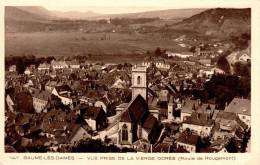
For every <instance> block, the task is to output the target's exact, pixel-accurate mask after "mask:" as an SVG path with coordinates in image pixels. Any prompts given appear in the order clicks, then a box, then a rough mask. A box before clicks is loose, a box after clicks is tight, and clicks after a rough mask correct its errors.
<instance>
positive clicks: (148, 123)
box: [142, 114, 157, 130]
mask: <svg viewBox="0 0 260 165" xmlns="http://www.w3.org/2000/svg"><path fill="white" fill-rule="evenodd" d="M156 122H157V119H156V118H155V117H154V116H153V115H152V114H149V115H148V116H147V118H146V119H145V121H144V123H143V125H142V127H143V128H145V129H147V130H151V129H152V128H153V127H154V125H155V123H156Z"/></svg>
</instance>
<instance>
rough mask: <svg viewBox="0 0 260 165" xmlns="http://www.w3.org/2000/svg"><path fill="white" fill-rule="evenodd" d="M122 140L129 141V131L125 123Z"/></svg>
mask: <svg viewBox="0 0 260 165" xmlns="http://www.w3.org/2000/svg"><path fill="white" fill-rule="evenodd" d="M122 141H128V131H127V125H126V124H124V125H123V127H122Z"/></svg>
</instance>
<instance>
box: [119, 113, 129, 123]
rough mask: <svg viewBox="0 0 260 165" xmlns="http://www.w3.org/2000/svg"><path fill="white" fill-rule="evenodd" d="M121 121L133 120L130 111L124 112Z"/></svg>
mask: <svg viewBox="0 0 260 165" xmlns="http://www.w3.org/2000/svg"><path fill="white" fill-rule="evenodd" d="M120 121H121V122H129V123H130V122H131V121H132V120H131V117H130V114H129V112H128V111H125V112H123V114H122V116H121V119H120Z"/></svg>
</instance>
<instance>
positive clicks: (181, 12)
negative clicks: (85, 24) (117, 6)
mask: <svg viewBox="0 0 260 165" xmlns="http://www.w3.org/2000/svg"><path fill="white" fill-rule="evenodd" d="M204 10H205V9H167V10H155V11H146V12H138V13H122V14H108V15H101V16H99V17H97V18H133V19H135V18H161V19H176V18H188V17H191V16H193V15H194V14H198V13H200V12H202V11H204Z"/></svg>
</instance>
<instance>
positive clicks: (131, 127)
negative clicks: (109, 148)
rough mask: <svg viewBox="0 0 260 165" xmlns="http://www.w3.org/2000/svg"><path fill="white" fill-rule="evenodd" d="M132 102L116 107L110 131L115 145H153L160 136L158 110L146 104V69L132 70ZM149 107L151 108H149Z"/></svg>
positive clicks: (141, 67) (137, 67)
mask: <svg viewBox="0 0 260 165" xmlns="http://www.w3.org/2000/svg"><path fill="white" fill-rule="evenodd" d="M131 89H132V100H131V101H130V102H129V103H123V104H121V105H119V106H117V108H116V111H117V119H116V120H115V124H114V126H113V127H111V128H110V129H113V128H114V129H115V131H114V134H113V137H114V138H116V144H117V145H118V146H122V147H131V146H132V145H133V144H134V143H136V142H137V141H140V140H141V141H146V142H147V143H148V144H153V143H155V142H156V141H157V139H158V137H159V136H160V132H161V127H160V123H159V120H158V114H159V112H158V110H157V109H155V108H149V105H148V103H147V67H146V66H139V65H135V66H133V68H132V87H131ZM150 107H151V106H150Z"/></svg>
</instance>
